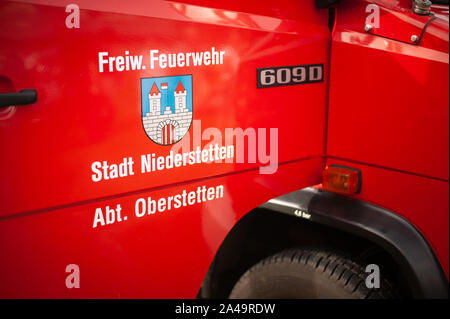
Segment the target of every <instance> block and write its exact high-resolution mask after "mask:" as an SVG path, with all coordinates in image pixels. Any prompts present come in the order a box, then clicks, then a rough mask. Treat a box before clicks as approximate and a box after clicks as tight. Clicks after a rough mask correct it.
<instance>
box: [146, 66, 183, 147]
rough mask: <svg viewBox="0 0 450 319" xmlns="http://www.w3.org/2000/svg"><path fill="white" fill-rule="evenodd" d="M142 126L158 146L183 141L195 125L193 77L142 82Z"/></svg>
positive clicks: (154, 79)
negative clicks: (193, 124) (193, 122)
mask: <svg viewBox="0 0 450 319" xmlns="http://www.w3.org/2000/svg"><path fill="white" fill-rule="evenodd" d="M141 98H142V125H143V126H144V130H145V132H146V133H147V136H148V137H149V138H150V139H151V140H152V141H153V142H155V143H157V144H161V145H171V144H174V143H176V142H178V141H179V140H181V139H182V138H183V137H184V136H185V135H186V133H187V132H188V131H189V128H190V126H191V123H192V75H180V76H166V77H156V78H143V79H141Z"/></svg>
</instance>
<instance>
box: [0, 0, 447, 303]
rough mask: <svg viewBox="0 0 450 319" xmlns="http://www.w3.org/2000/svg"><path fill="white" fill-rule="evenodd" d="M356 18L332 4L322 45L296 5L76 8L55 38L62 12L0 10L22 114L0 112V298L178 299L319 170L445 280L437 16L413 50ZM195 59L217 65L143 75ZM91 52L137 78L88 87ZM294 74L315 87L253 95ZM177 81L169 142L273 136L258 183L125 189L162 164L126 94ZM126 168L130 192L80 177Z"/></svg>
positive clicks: (239, 166)
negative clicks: (187, 99)
mask: <svg viewBox="0 0 450 319" xmlns="http://www.w3.org/2000/svg"><path fill="white" fill-rule="evenodd" d="M372 2H376V3H378V1H361V2H355V1H349V2H348V3H346V4H342V7H341V9H342V10H341V9H340V10H339V11H338V14H337V20H336V25H335V32H334V33H333V34H331V33H330V30H329V28H328V23H329V21H328V19H329V16H328V11H327V10H321V9H316V8H315V7H314V2H313V1H308V2H307V1H295V0H281V1H277V2H276V3H273V2H253V1H226V2H217V1H191V0H189V1H181V2H168V1H159V0H158V1H157V0H155V1H151V2H150V3H151V4H150V5H149V1H143V0H131V1H126V2H123V1H101V2H100V1H89V0H80V1H77V5H78V6H79V7H80V17H81V26H80V28H77V29H68V28H66V27H65V25H64V23H65V19H66V17H67V14H68V13H66V11H65V6H66V5H67V3H66V2H65V1H59V0H58V1H50V0H26V1H2V2H1V3H0V43H2V44H0V93H3V92H15V91H18V90H19V89H23V88H34V89H36V90H37V91H38V94H39V98H38V101H37V102H36V103H35V104H33V105H29V106H19V107H10V108H7V109H5V108H4V109H0V111H1V112H0V149H1V156H0V176H1V183H0V190H1V192H0V201H1V203H2V209H1V210H0V254H1V255H2V262H0V297H3V298H5V297H6V298H17V297H18V298H20V297H27V298H47V297H48V298H53V297H56V298H72V297H73V298H78V297H87V298H98V297H101V298H194V297H195V296H196V295H197V292H198V290H199V287H200V285H201V283H202V281H203V278H204V277H205V274H206V272H207V270H208V267H209V265H210V264H211V262H212V260H213V258H214V256H215V254H216V252H217V250H218V249H219V247H220V244H221V243H222V242H223V240H224V238H225V237H226V235H227V234H228V233H229V231H230V230H231V229H232V228H233V226H234V225H235V224H236V223H237V222H238V221H239V220H240V219H241V218H242V217H243V216H244V215H245V214H246V213H248V212H249V211H251V210H252V209H254V208H255V207H257V206H259V205H261V204H263V203H264V202H267V201H268V200H270V199H272V198H275V197H277V196H280V195H282V194H286V193H289V192H292V191H295V190H298V189H301V188H304V187H307V186H312V185H317V184H320V182H321V172H322V170H323V168H324V167H325V166H326V165H327V164H328V165H329V164H334V163H335V164H343V165H346V166H351V167H355V168H359V169H360V170H361V171H362V176H363V187H362V191H361V193H360V194H358V195H355V196H354V197H355V198H358V199H361V200H363V201H367V202H371V203H374V204H376V205H379V206H381V207H384V208H387V209H389V210H391V211H393V212H395V213H398V214H399V215H401V216H402V217H404V218H405V219H407V220H408V221H410V222H411V223H412V224H413V225H414V226H416V227H417V228H418V229H419V230H420V231H421V233H422V234H423V235H424V236H425V238H426V239H427V240H428V241H429V243H430V245H431V246H432V247H433V249H434V250H435V252H436V255H437V256H438V258H439V261H440V262H441V264H442V267H443V269H444V270H445V272H446V275H447V278H448V265H449V253H448V252H449V241H448V236H449V233H448V223H449V219H448V212H449V205H448V191H449V189H448V174H449V172H448V162H449V158H448V151H449V149H448V144H449V133H448V127H449V125H448V124H449V122H448V115H449V114H448V100H449V95H448V94H449V93H448V89H447V88H448V77H449V73H448V10H447V13H445V10H441V9H438V8H437V9H436V10H437V11H439V10H441V11H439V14H440V15H441V17H436V19H435V20H434V21H432V22H431V23H430V24H429V26H428V28H429V30H430V31H429V32H427V33H425V35H424V37H423V39H422V43H421V44H420V45H415V44H412V43H411V41H410V33H411V32H416V31H418V32H419V31H421V30H423V29H424V28H425V25H426V23H427V22H428V20H429V18H428V17H419V16H417V15H415V14H413V13H410V12H409V11H408V12H407V10H403V9H398V8H397V9H396V8H391V7H389V6H383V5H382V4H380V6H382V7H383V15H385V16H386V17H387V19H389V23H387V24H386V25H385V26H383V28H382V29H380V30H376V31H374V34H367V33H364V31H363V29H362V28H363V26H364V19H365V15H366V13H365V7H366V5H367V4H369V3H372ZM380 2H381V1H380ZM405 3H406V1H405ZM408 3H409V2H408ZM401 4H402V5H403V4H404V3H403V2H401ZM400 7H402V6H400ZM402 8H403V7H402ZM393 12H394V13H395V14H393ZM445 16H446V17H447V22H445ZM443 35H446V36H447V38H445V37H444V36H443ZM6 44H7V45H6ZM211 47H214V48H215V49H217V50H223V51H225V55H224V62H223V64H221V65H209V66H206V65H202V66H196V67H194V66H184V67H174V68H166V69H161V68H158V67H157V66H156V67H155V68H151V67H150V63H149V56H150V53H149V51H150V50H159V52H160V53H166V54H168V53H176V52H194V51H206V50H210V49H211ZM99 52H107V53H108V56H116V57H117V56H124V55H125V54H127V55H128V54H129V55H133V56H139V55H142V56H143V65H145V66H146V68H141V69H139V70H130V71H126V72H119V71H117V70H114V71H113V72H109V71H104V72H100V69H99V68H100V67H99ZM125 52H129V53H125ZM306 64H323V70H324V79H323V81H322V82H319V83H311V84H305V85H292V86H281V87H271V88H264V89H259V88H257V85H256V69H257V68H264V67H278V66H289V65H306ZM330 65H331V69H330ZM180 75H191V76H192V90H193V92H192V96H193V101H192V109H193V124H192V126H191V127H190V130H189V135H186V136H185V137H184V139H183V141H184V142H187V141H189V142H190V145H191V149H192V147H193V146H194V145H196V144H195V143H196V141H198V140H199V139H202V137H203V140H202V141H201V145H199V146H201V147H202V148H203V147H206V146H207V145H208V144H209V143H212V142H217V141H214V140H213V136H212V135H211V134H213V132H214V131H206V133H205V130H206V129H210V128H215V129H216V130H218V131H219V132H221V133H222V134H224V132H225V131H226V129H227V128H232V129H234V128H242V129H243V130H245V129H247V128H254V129H255V131H256V132H257V133H258V134H257V137H261V136H260V135H259V131H258V128H263V129H266V130H267V134H269V129H270V128H277V129H278V131H277V132H278V133H277V134H278V135H277V136H278V144H277V145H278V158H277V164H278V168H277V171H276V172H275V173H274V174H260V172H259V168H260V167H261V166H264V165H266V163H262V162H260V161H256V162H254V161H253V162H252V161H249V160H248V157H247V151H246V161H245V163H210V164H199V165H193V166H190V167H177V168H173V169H167V170H161V171H155V172H151V173H145V174H144V173H140V172H139V166H138V163H137V162H139V160H140V158H141V155H145V154H156V155H157V156H167V155H169V154H170V151H171V147H170V146H165V145H158V144H157V143H154V142H152V141H151V140H150V139H149V137H148V136H147V135H146V132H145V131H144V129H143V126H142V122H141V121H142V119H141V98H142V97H141V88H140V81H141V79H143V78H153V77H155V78H156V77H169V76H180ZM399 79H401V81H399ZM200 121H201V123H200ZM209 133H210V134H209ZM202 134H203V136H202ZM183 141H182V142H183ZM182 142H180V145H181V143H182ZM219 143H221V144H223V145H226V144H227V143H230V141H226V140H220V141H219ZM233 143H234V141H233V140H232V141H231V144H233ZM129 157H131V158H133V159H134V160H135V162H136V172H135V174H133V175H129V176H125V177H121V178H117V179H111V180H102V181H99V182H94V181H93V179H92V174H93V172H92V164H93V163H94V162H95V161H100V162H102V161H107V162H108V163H116V164H119V163H122V162H123V160H124V159H125V158H129ZM219 185H223V190H224V191H223V198H220V199H217V200H215V201H209V202H204V203H201V204H195V205H191V206H188V207H181V208H179V209H172V210H166V211H165V212H156V213H155V214H146V215H145V216H143V217H137V216H136V214H135V212H136V207H137V204H136V203H137V201H138V200H139V199H143V200H144V201H147V199H148V198H149V197H151V198H152V199H158V198H166V197H168V196H173V195H175V194H180V193H182V192H183V190H186V191H188V192H189V191H195V190H196V189H197V187H203V186H206V187H217V186H219ZM118 204H120V205H121V208H122V218H123V217H124V216H126V217H127V220H123V221H121V222H115V223H113V224H111V225H105V226H101V227H93V220H94V216H95V213H96V210H97V209H98V208H102V209H105V208H106V207H107V206H108V207H109V208H113V207H117V205H118ZM68 264H77V265H79V267H80V269H81V272H82V276H83V279H82V281H83V284H82V285H81V287H80V288H79V289H67V287H66V286H65V278H66V276H67V273H66V272H65V271H64V270H65V267H66V265H68Z"/></svg>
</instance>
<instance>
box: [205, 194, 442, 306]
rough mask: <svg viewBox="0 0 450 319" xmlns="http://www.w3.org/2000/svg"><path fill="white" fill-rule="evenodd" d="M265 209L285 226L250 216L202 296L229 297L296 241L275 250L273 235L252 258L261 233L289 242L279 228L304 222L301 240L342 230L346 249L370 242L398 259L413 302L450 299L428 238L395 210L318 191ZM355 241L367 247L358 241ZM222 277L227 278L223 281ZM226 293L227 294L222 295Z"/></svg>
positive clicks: (220, 255) (222, 251)
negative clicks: (244, 277) (247, 275)
mask: <svg viewBox="0 0 450 319" xmlns="http://www.w3.org/2000/svg"><path fill="white" fill-rule="evenodd" d="M261 210H263V211H269V212H271V214H272V216H273V214H276V215H277V216H279V218H280V220H282V221H280V224H279V225H277V222H274V219H273V217H272V219H267V221H266V222H265V223H266V224H269V225H266V226H265V227H266V230H263V229H262V228H261V227H260V226H261V225H262V223H264V221H261V219H264V218H261V216H258V217H254V218H253V219H252V218H251V216H252V212H253V211H252V212H250V213H249V214H247V215H248V216H247V215H246V216H244V217H243V218H242V219H241V221H240V222H238V223H237V224H236V225H235V227H234V228H233V229H232V231H231V232H230V233H229V235H228V236H227V238H226V239H225V240H224V242H223V243H222V245H221V247H220V248H219V250H218V252H217V254H216V257H215V258H214V261H213V263H212V264H211V267H210V269H209V271H208V273H207V275H206V276H205V280H204V282H203V285H202V289H201V293H200V294H199V295H200V296H203V297H208V298H211V297H212V298H224V297H226V296H227V295H226V294H227V293H228V292H229V290H230V289H231V288H230V286H229V282H230V281H233V280H236V277H237V276H239V275H241V274H242V273H243V272H244V271H245V270H246V269H248V268H250V266H252V265H253V264H254V263H255V262H257V261H258V260H257V259H258V258H260V259H262V258H265V257H267V256H270V255H272V254H274V253H277V252H279V250H280V249H281V246H286V247H284V248H291V247H290V245H292V242H289V241H288V240H285V239H281V240H280V242H279V243H277V245H270V244H271V242H270V236H267V237H268V239H269V241H268V243H267V244H265V245H264V249H265V251H264V252H262V251H260V252H256V253H255V256H254V257H253V258H252V256H248V253H247V252H245V249H244V248H243V247H245V246H248V245H251V244H252V239H253V237H256V236H254V234H255V233H256V232H257V231H258V229H260V230H261V231H260V233H259V235H258V236H259V237H258V238H257V239H255V240H259V241H260V240H261V239H262V240H264V238H265V235H264V234H265V233H267V229H269V231H272V230H273V231H277V230H278V232H277V233H276V235H274V236H278V237H280V238H281V237H283V238H284V236H283V235H284V234H283V232H284V230H283V229H278V228H283V227H284V226H283V225H288V224H292V223H295V222H294V219H295V220H296V221H298V223H302V222H303V223H306V224H304V228H301V229H302V231H301V232H302V234H300V236H301V235H304V236H306V237H307V236H308V233H307V232H308V231H309V230H311V232H314V231H316V230H317V231H319V232H322V233H323V234H326V235H329V236H330V238H338V237H337V236H334V235H333V232H334V231H336V232H338V233H339V234H341V233H342V234H343V237H346V235H347V234H348V238H347V239H345V238H344V239H343V244H342V245H341V246H342V247H347V246H346V244H345V243H346V242H347V243H349V244H348V246H350V245H351V246H353V245H356V246H357V245H358V244H361V245H363V242H367V243H373V244H374V245H377V246H378V247H381V249H382V250H384V251H385V252H386V253H387V254H388V255H389V256H390V258H392V260H393V262H394V263H395V267H398V272H400V273H401V276H402V277H403V281H404V282H405V283H406V285H407V286H408V287H407V289H408V290H409V293H410V296H411V297H413V298H448V296H449V292H448V281H447V278H446V276H445V274H444V272H443V270H442V267H441V265H440V263H439V261H438V260H437V257H436V256H435V254H434V252H433V250H432V249H431V247H430V245H429V244H428V242H427V241H426V239H425V238H424V237H423V236H422V234H421V233H420V232H419V231H418V230H417V229H416V228H415V227H414V226H413V225H412V224H411V223H409V222H408V221H407V220H405V219H404V218H402V217H400V216H399V215H397V214H395V213H393V212H391V211H388V210H386V209H384V208H381V207H378V206H375V205H372V204H370V203H366V202H362V201H359V200H356V199H351V198H348V197H344V196H340V195H337V194H333V193H330V192H326V191H321V190H318V189H315V188H305V189H302V190H298V191H295V192H292V193H289V194H286V195H283V196H280V197H278V198H275V199H273V200H270V201H268V202H266V203H264V204H263V205H261V206H260V207H258V208H257V209H255V211H261ZM255 216H256V215H255ZM286 218H288V219H286ZM251 219H252V220H251ZM278 226H279V227H278ZM320 227H324V228H320ZM305 232H306V234H305ZM333 236H334V237H333ZM339 237H340V235H339ZM355 239H358V241H360V242H361V243H359V242H355ZM333 240H334V239H331V241H333ZM346 240H347V241H346ZM319 242H320V240H319ZM324 242H326V240H324ZM314 244H316V243H314ZM240 250H242V251H244V253H243V254H247V255H246V256H245V258H243V257H242V255H239V251H240ZM244 259H245V261H243V260H244ZM231 269H234V270H233V271H231ZM221 276H223V277H225V278H219V277H221ZM227 276H228V278H226V277H227ZM218 279H220V280H218ZM220 281H222V283H220ZM225 282H226V283H227V284H224V283H225ZM231 287H232V286H231ZM221 290H222V292H219V291H221ZM224 291H225V292H224Z"/></svg>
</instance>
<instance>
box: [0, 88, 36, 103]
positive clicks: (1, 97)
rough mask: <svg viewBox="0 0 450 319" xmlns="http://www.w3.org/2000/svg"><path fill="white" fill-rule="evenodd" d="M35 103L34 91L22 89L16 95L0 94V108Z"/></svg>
mask: <svg viewBox="0 0 450 319" xmlns="http://www.w3.org/2000/svg"><path fill="white" fill-rule="evenodd" d="M36 101H37V91H36V90H35V89H24V90H20V91H19V92H18V93H0V107H5V106H11V105H26V104H32V103H35V102H36Z"/></svg>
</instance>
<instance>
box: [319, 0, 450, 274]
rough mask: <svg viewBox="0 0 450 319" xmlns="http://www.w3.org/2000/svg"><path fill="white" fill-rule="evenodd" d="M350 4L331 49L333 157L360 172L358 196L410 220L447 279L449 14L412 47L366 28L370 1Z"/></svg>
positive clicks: (339, 21)
mask: <svg viewBox="0 0 450 319" xmlns="http://www.w3.org/2000/svg"><path fill="white" fill-rule="evenodd" d="M351 3H352V5H354V6H356V7H357V8H353V9H352V10H347V11H346V10H343V11H339V14H338V17H337V23H336V30H335V34H334V38H333V44H332V60H331V61H332V62H331V65H332V68H331V76H330V81H331V83H330V103H329V113H328V124H329V125H328V133H327V156H328V157H329V158H330V163H335V162H336V161H337V160H339V159H341V160H346V161H349V162H346V165H347V166H352V167H356V168H360V169H361V171H362V176H363V185H362V192H361V194H360V195H358V196H357V198H360V199H362V200H365V201H369V202H372V203H375V204H377V205H379V206H382V207H386V208H388V209H391V210H392V211H395V212H398V213H399V214H400V215H402V216H403V217H405V218H406V219H408V220H410V221H411V222H412V223H413V224H414V225H415V226H416V227H417V228H418V229H420V230H421V232H422V234H423V235H424V236H425V237H426V238H427V239H428V240H429V241H430V243H431V245H432V246H433V248H434V249H435V251H436V253H437V255H438V257H439V260H440V261H441V263H442V265H443V268H444V270H445V272H446V274H447V276H448V263H449V255H448V250H449V248H448V235H449V232H448V211H449V206H448V168H449V167H448V163H449V157H448V156H449V131H448V128H449V107H448V101H449V91H448V85H449V82H448V80H449V68H448V67H449V66H448V61H449V60H448V59H449V56H448V53H449V51H448V50H449V47H448V10H447V16H446V17H447V18H446V19H447V20H445V16H442V17H437V18H436V19H435V20H434V21H433V22H431V24H430V26H429V28H428V29H427V30H426V32H425V34H424V37H423V39H422V41H421V43H420V44H419V45H412V44H408V43H404V42H400V41H395V40H391V39H387V38H384V37H380V36H377V35H373V34H367V33H365V32H364V31H361V25H362V23H363V22H361V19H359V17H358V16H357V15H355V14H353V12H354V11H355V10H360V11H361V10H362V7H363V6H364V5H365V3H359V4H358V3H356V2H351ZM447 8H448V6H447ZM441 14H444V13H441ZM381 19H383V17H381ZM405 21H406V20H405ZM381 23H383V20H381ZM444 35H445V36H444ZM349 56H351V57H352V59H351V63H350V62H349V63H342V61H346V60H347V59H348V57H349ZM338 163H340V162H339V161H338V162H337V164H338Z"/></svg>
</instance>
